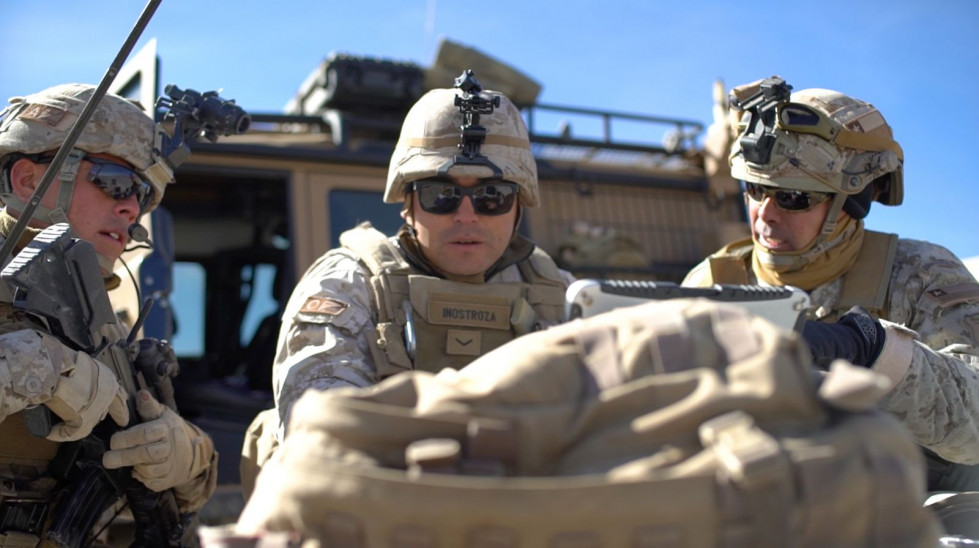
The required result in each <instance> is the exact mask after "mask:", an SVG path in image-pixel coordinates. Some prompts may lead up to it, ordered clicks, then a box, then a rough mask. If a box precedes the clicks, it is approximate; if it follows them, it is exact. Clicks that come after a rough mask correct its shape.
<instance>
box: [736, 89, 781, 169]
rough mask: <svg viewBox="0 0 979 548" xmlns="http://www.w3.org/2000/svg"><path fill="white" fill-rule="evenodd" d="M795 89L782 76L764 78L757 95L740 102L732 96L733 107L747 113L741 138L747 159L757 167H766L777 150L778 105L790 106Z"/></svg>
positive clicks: (743, 151) (742, 150) (742, 148)
mask: <svg viewBox="0 0 979 548" xmlns="http://www.w3.org/2000/svg"><path fill="white" fill-rule="evenodd" d="M791 92H792V86H790V85H788V84H786V83H785V80H783V79H782V78H781V77H779V76H772V77H771V78H765V79H764V80H762V81H761V83H760V84H759V86H758V91H757V92H756V93H754V94H752V95H751V96H749V97H746V98H744V99H741V100H739V99H738V98H737V97H736V96H734V95H733V94H732V96H731V106H733V107H734V108H737V109H738V110H743V111H746V114H745V116H747V121H746V122H747V123H746V124H745V130H744V132H743V133H742V134H741V152H742V154H744V159H745V160H746V161H748V162H751V163H754V164H767V163H768V161H769V160H770V159H771V156H772V148H773V147H774V146H775V126H776V122H777V116H778V107H779V105H782V104H785V103H788V102H789V97H790V96H791Z"/></svg>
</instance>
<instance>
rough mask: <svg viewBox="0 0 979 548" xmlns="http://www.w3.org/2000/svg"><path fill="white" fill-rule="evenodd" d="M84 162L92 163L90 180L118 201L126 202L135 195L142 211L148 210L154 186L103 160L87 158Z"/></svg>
mask: <svg viewBox="0 0 979 548" xmlns="http://www.w3.org/2000/svg"><path fill="white" fill-rule="evenodd" d="M83 159H84V160H86V161H88V162H91V163H92V169H90V170H89V172H88V180H89V181H91V182H92V183H93V184H95V186H97V187H99V188H100V189H101V190H102V192H105V193H106V194H107V195H109V196H110V197H112V198H114V199H116V200H126V199H128V198H129V197H130V196H132V195H133V194H135V195H136V201H137V202H139V209H140V211H142V210H144V209H146V207H147V206H148V205H149V204H150V201H151V200H152V199H153V185H151V184H149V183H148V182H146V180H145V179H143V177H142V176H140V175H139V174H138V173H136V171H135V170H132V169H130V168H128V167H126V166H123V165H119V164H116V163H113V162H111V161H109V160H105V159H102V158H94V157H92V156H86V157H84V158H83Z"/></svg>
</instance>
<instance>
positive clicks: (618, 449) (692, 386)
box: [205, 299, 941, 548]
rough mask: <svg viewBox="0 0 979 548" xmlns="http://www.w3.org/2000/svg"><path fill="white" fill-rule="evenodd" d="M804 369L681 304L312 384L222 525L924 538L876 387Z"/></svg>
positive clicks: (582, 543) (316, 538) (785, 339)
mask: <svg viewBox="0 0 979 548" xmlns="http://www.w3.org/2000/svg"><path fill="white" fill-rule="evenodd" d="M814 371H815V370H814V369H812V368H811V365H810V357H809V354H808V351H807V349H806V347H805V344H804V342H803V341H802V339H801V338H800V337H799V336H798V335H797V334H795V333H793V332H789V331H785V330H781V329H779V328H776V327H775V326H773V325H772V324H770V323H768V322H767V321H766V320H764V319H761V318H758V317H754V316H750V315H749V314H748V313H747V312H746V311H744V310H743V309H741V308H738V307H735V306H731V305H726V304H722V303H716V302H709V301H705V300H699V299H692V300H687V299H680V300H672V301H665V302H658V303H650V304H646V305H640V306H636V307H631V308H626V309H619V310H616V311H613V312H610V313H606V314H602V315H598V316H594V317H591V318H588V319H585V320H576V321H573V322H569V323H566V324H563V325H560V326H556V327H553V328H550V329H548V330H545V331H540V332H535V333H532V334H528V335H525V336H523V337H520V338H518V339H516V340H514V341H513V342H511V343H508V344H506V345H504V346H502V347H499V348H497V349H496V350H494V351H492V352H490V353H487V354H486V355H484V356H482V357H480V358H479V359H477V360H476V361H474V362H473V363H472V364H470V365H469V366H467V367H465V368H463V369H461V370H458V371H456V370H451V369H445V370H442V371H441V372H439V373H438V374H432V373H426V372H421V371H412V372H407V373H403V374H399V375H397V376H394V377H391V378H389V379H387V380H385V381H384V382H382V383H380V384H378V385H376V386H374V387H371V388H367V389H353V388H351V389H347V388H341V389H333V390H330V391H326V392H317V391H311V392H308V393H307V394H305V395H303V397H302V398H300V400H299V401H298V402H297V403H296V407H295V408H294V410H293V413H292V419H291V421H290V424H289V426H288V434H287V436H286V438H285V441H284V442H283V444H282V445H281V446H280V447H279V449H278V451H277V452H276V453H275V454H274V456H273V458H272V460H271V461H270V462H269V463H268V464H267V465H266V467H265V468H263V470H262V472H261V474H260V475H259V477H258V480H257V485H256V488H255V493H254V494H253V496H252V497H251V499H250V500H249V502H248V504H247V506H246V507H245V509H244V511H243V512H242V514H241V516H240V518H239V521H238V523H237V525H236V527H235V531H236V533H237V534H239V535H245V536H247V535H250V534H256V533H259V532H262V531H265V532H275V531H282V532H289V533H291V534H293V535H295V537H294V538H298V539H300V540H301V542H302V546H304V547H316V546H323V547H334V546H343V547H348V546H387V547H412V548H416V547H429V546H431V547H435V546H440V547H463V546H465V547H495V548H503V547H510V546H512V547H516V546H521V547H534V546H548V547H554V548H586V547H612V546H630V547H677V548H679V547H715V546H716V547H779V548H784V547H826V546H833V547H851V546H852V547H856V546H888V547H924V546H929V547H933V546H936V545H937V544H938V538H939V535H940V532H941V531H940V528H939V525H938V523H937V521H936V519H935V517H934V516H933V515H931V513H929V512H928V511H927V510H925V509H924V508H922V502H923V500H924V495H925V478H924V463H923V459H922V456H921V453H920V451H919V450H918V448H917V446H916V445H915V444H914V442H913V441H912V440H911V439H910V437H909V435H908V434H907V433H905V431H904V430H903V429H902V427H901V426H900V425H899V424H898V422H897V421H896V420H895V419H894V418H892V417H890V416H889V415H887V414H885V413H884V412H881V411H878V410H876V409H875V408H874V407H873V404H874V402H875V401H876V399H877V398H879V397H880V396H881V395H882V394H883V393H884V392H885V391H886V389H887V386H886V381H885V380H883V378H882V377H880V376H878V375H876V374H875V373H872V372H870V371H869V370H866V369H863V368H856V367H854V366H852V365H849V364H847V363H845V362H837V363H835V364H833V367H832V369H831V371H830V372H829V373H828V374H817V373H815V372H814ZM266 534H271V533H266ZM205 544H207V543H205ZM216 545H219V543H211V546H216Z"/></svg>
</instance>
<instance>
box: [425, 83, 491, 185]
mask: <svg viewBox="0 0 979 548" xmlns="http://www.w3.org/2000/svg"><path fill="white" fill-rule="evenodd" d="M454 87H456V88H459V89H460V90H461V91H462V95H461V96H460V95H456V97H455V106H457V107H459V112H461V113H462V119H463V123H462V127H461V130H462V142H461V143H459V150H460V151H461V152H462V154H461V155H456V157H455V158H454V159H453V160H452V161H450V162H446V164H444V165H443V166H442V167H440V168H439V175H446V176H447V175H448V170H449V168H450V167H452V166H454V165H477V166H485V167H488V168H490V169H492V170H493V175H494V176H496V177H502V176H503V170H501V169H500V168H499V167H497V166H496V165H495V164H493V162H491V161H490V160H489V158H487V157H486V156H483V155H482V154H481V153H480V151H479V148H480V146H482V144H483V143H484V142H485V141H486V128H485V127H484V126H481V125H479V117H480V116H481V115H484V114H492V113H493V110H494V109H496V108H498V107H499V106H500V96H499V95H493V96H492V97H491V98H486V97H483V96H482V95H480V92H481V91H483V86H482V85H481V84H480V83H479V81H478V80H476V73H475V72H473V70H472V69H466V70H465V71H463V73H462V74H460V75H459V76H458V77H457V78H456V79H455V86H454Z"/></svg>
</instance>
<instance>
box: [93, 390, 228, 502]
mask: <svg viewBox="0 0 979 548" xmlns="http://www.w3.org/2000/svg"><path fill="white" fill-rule="evenodd" d="M136 410H137V411H138V412H139V416H140V417H142V418H143V420H144V421H146V422H144V423H142V424H138V425H136V426H133V427H132V428H127V429H126V430H123V431H121V432H116V433H115V434H113V435H112V439H111V440H110V441H109V448H110V450H109V451H106V452H105V453H104V454H103V455H102V465H103V466H105V467H106V468H122V467H125V466H132V467H133V477H135V478H136V479H137V480H139V481H140V482H142V483H143V484H144V485H146V486H147V487H149V488H150V489H151V490H153V491H157V492H159V491H163V490H166V489H171V488H173V487H177V486H179V485H182V484H184V483H187V482H189V481H190V480H192V479H194V478H196V477H197V476H198V475H200V474H201V472H203V471H204V470H205V469H206V468H207V467H208V466H209V465H210V463H211V457H212V454H213V452H214V450H213V444H211V441H210V438H208V437H207V434H204V433H203V432H202V431H200V430H199V429H198V428H197V427H196V426H194V425H193V424H191V423H189V422H187V421H186V420H184V419H183V418H181V417H180V415H178V414H177V413H175V412H174V411H173V410H172V409H170V408H169V407H166V406H164V405H161V404H160V403H159V402H157V401H156V400H155V399H153V396H151V395H150V393H149V392H147V391H146V390H140V391H139V392H137V394H136Z"/></svg>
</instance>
